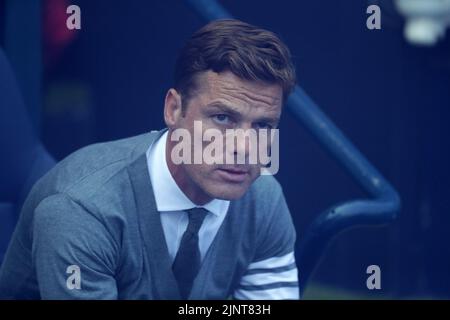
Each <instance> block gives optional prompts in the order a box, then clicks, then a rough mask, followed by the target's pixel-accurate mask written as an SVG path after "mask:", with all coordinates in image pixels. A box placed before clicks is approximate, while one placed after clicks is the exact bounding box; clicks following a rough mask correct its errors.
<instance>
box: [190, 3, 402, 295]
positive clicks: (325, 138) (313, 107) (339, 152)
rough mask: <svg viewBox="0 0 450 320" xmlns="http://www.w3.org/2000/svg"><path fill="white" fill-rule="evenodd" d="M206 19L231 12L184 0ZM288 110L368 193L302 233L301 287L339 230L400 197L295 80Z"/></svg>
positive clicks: (373, 217) (392, 212) (390, 207)
mask: <svg viewBox="0 0 450 320" xmlns="http://www.w3.org/2000/svg"><path fill="white" fill-rule="evenodd" d="M186 2H187V3H188V4H189V5H190V6H191V7H192V8H193V9H194V10H195V11H196V12H197V13H198V14H200V16H201V17H203V18H204V19H206V20H207V21H211V20H216V19H225V18H232V15H231V14H230V13H228V12H227V11H226V10H225V9H224V8H223V7H222V6H221V5H220V4H219V3H218V2H217V1H215V0H186ZM287 105H288V109H289V111H290V112H291V113H292V114H293V115H294V117H295V118H297V119H298V120H299V121H300V122H301V123H302V124H303V125H304V126H305V127H306V128H307V130H308V131H309V132H310V133H311V134H312V135H313V136H314V137H315V138H316V139H317V140H318V142H319V143H320V144H321V145H322V146H323V147H324V148H325V149H326V150H327V151H328V152H329V153H330V154H331V155H332V156H333V157H334V158H335V159H336V160H337V161H338V162H339V163H340V164H341V165H342V166H343V167H344V169H345V170H346V171H347V172H348V173H349V174H350V176H351V177H352V178H353V179H355V180H356V182H357V183H358V184H359V185H360V186H361V187H362V188H363V189H364V190H365V191H366V192H367V193H368V194H369V195H370V196H371V197H372V199H357V200H352V201H348V202H344V203H341V204H337V205H335V206H332V207H331V208H329V209H327V210H325V211H324V212H322V213H321V214H320V215H319V216H318V217H316V218H315V219H314V221H313V222H312V224H311V225H310V226H308V228H307V229H306V232H305V234H304V235H302V237H301V239H300V241H299V245H298V250H297V254H296V256H297V263H298V266H299V269H300V270H299V273H300V288H301V291H302V292H303V289H304V288H305V286H306V284H307V282H308V280H309V279H310V276H311V274H312V273H313V271H314V268H315V267H316V266H317V264H318V263H319V261H320V258H321V256H322V254H323V252H324V251H325V249H326V247H327V246H328V244H329V243H330V242H331V241H332V239H333V238H334V237H335V236H337V235H338V234H339V233H341V232H343V231H345V230H348V229H350V228H353V227H358V226H365V225H366V226H370V225H381V224H386V223H389V222H391V221H392V220H394V219H395V218H396V216H397V213H398V211H399V210H400V197H399V195H398V193H397V191H396V190H395V189H394V188H393V187H392V186H391V184H390V183H389V182H388V181H387V180H386V179H385V178H384V177H383V176H382V175H381V174H380V173H379V172H378V170H377V169H376V168H375V167H374V166H372V164H371V163H370V162H369V161H368V160H367V159H366V158H365V157H364V155H363V154H362V153H361V152H360V151H359V150H358V149H357V148H356V147H355V146H354V145H353V144H352V143H351V142H350V140H349V139H347V138H346V137H345V136H344V134H343V133H342V132H341V131H340V130H339V129H338V128H337V127H336V126H335V125H334V123H333V122H332V121H331V120H330V119H329V118H328V117H327V116H326V115H325V114H324V113H323V112H322V111H321V110H320V108H319V107H318V106H317V104H316V103H315V102H314V101H313V100H312V99H311V98H310V97H309V96H308V95H307V94H306V93H305V91H304V90H303V89H302V88H300V87H299V86H296V87H295V89H294V91H293V93H292V94H291V95H290V96H289V98H288V101H287Z"/></svg>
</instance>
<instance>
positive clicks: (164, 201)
mask: <svg viewBox="0 0 450 320" xmlns="http://www.w3.org/2000/svg"><path fill="white" fill-rule="evenodd" d="M167 136H168V132H167V131H166V132H165V133H164V134H163V135H162V136H161V137H160V138H159V139H158V140H157V141H155V142H154V143H153V144H152V145H151V146H150V147H149V148H148V150H147V154H146V155H147V163H148V170H149V174H150V179H151V183H152V186H153V193H154V196H155V201H156V207H157V209H158V211H159V212H160V214H161V223H162V227H163V231H164V236H165V239H166V243H167V247H168V250H169V255H170V257H171V258H172V261H174V260H175V256H176V254H177V251H178V248H179V246H180V242H181V238H182V236H183V233H184V232H185V231H186V229H187V225H188V222H189V218H188V215H187V213H186V212H185V210H188V209H192V208H194V207H197V206H196V205H195V204H194V203H193V202H192V201H191V200H190V199H189V198H188V197H187V196H186V195H185V194H184V193H183V191H182V190H181V189H180V188H179V187H178V185H177V183H176V182H175V180H174V179H173V177H172V174H171V173H170V171H169V167H168V166H167V161H166V152H165V151H166V142H167ZM229 205H230V202H229V201H226V200H219V199H213V200H212V201H210V202H208V203H207V204H205V205H203V206H201V207H203V208H205V209H206V210H208V211H209V213H208V214H207V216H206V217H205V220H204V221H203V224H202V226H201V228H200V230H199V233H198V236H199V249H200V256H201V259H202V260H203V258H204V256H205V255H206V252H207V251H208V248H209V247H210V245H211V243H212V242H213V240H214V237H215V236H216V234H217V231H218V230H219V228H220V226H221V224H222V222H223V220H224V219H225V216H226V214H227V211H228V207H229ZM297 282H298V274H297V267H296V264H295V257H294V253H293V252H290V253H288V254H286V255H283V256H280V257H272V258H269V259H265V260H262V261H257V262H254V263H251V264H250V265H249V266H248V270H247V273H246V274H245V275H244V276H243V277H242V279H241V281H240V284H239V287H238V288H237V289H236V290H235V292H234V294H233V297H234V298H237V299H298V298H299V290H298V286H296V285H295V284H296V283H297Z"/></svg>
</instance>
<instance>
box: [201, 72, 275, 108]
mask: <svg viewBox="0 0 450 320" xmlns="http://www.w3.org/2000/svg"><path fill="white" fill-rule="evenodd" d="M197 93H198V94H199V95H200V96H202V97H203V99H204V100H208V101H204V102H205V103H209V102H211V101H215V100H217V101H222V102H224V103H226V104H231V105H233V106H235V107H240V108H245V107H253V108H255V107H259V108H260V109H265V110H271V111H277V110H278V109H281V104H282V96H283V90H282V88H281V86H279V85H277V84H268V83H265V82H261V81H249V80H245V79H241V78H239V77H237V76H236V75H234V74H233V73H232V72H230V71H224V72H221V73H216V72H213V71H207V72H204V73H203V74H200V75H199V76H198V78H197Z"/></svg>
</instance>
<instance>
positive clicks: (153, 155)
mask: <svg viewBox="0 0 450 320" xmlns="http://www.w3.org/2000/svg"><path fill="white" fill-rule="evenodd" d="M294 83H295V72H294V68H293V66H292V62H291V59H290V54H289V51H288V49H287V48H286V46H285V45H284V44H283V43H282V42H281V41H280V40H279V39H278V38H277V37H276V36H275V35H274V34H273V33H271V32H268V31H266V30H262V29H259V28H257V27H254V26H252V25H249V24H246V23H243V22H240V21H237V20H219V21H215V22H212V23H210V24H208V25H206V26H205V27H203V28H202V29H200V30H199V31H197V32H196V33H195V34H194V35H193V36H192V37H191V38H190V39H189V40H188V42H187V43H186V45H185V47H184V48H183V49H182V51H181V52H180V55H179V57H178V60H177V63H176V68H175V83H174V87H173V88H171V89H170V90H169V91H168V92H167V94H166V98H165V104H164V120H165V123H166V125H167V129H166V130H162V131H159V132H157V131H152V132H150V133H148V134H143V135H140V136H136V137H131V138H128V139H123V140H119V141H114V142H108V143H101V144H95V145H92V146H88V147H86V148H83V149H81V150H79V151H77V152H75V153H74V154H72V155H70V156H69V157H67V158H66V159H64V160H63V161H61V162H60V163H59V164H58V165H56V167H55V168H54V169H52V170H51V171H50V172H49V173H48V174H47V175H46V176H44V177H43V178H42V179H41V180H40V181H39V182H38V183H37V184H36V185H35V186H34V188H33V190H32V191H31V193H30V195H29V196H28V198H27V200H26V202H25V204H24V206H23V209H22V213H21V217H20V220H19V223H18V225H17V228H16V231H15V233H14V235H13V239H12V241H11V244H10V247H9V249H8V252H7V255H6V259H5V262H4V264H3V266H2V268H1V270H0V297H1V298H34V299H39V298H43V299H227V298H230V297H234V298H236V299H297V298H299V289H298V276H297V268H296V264H295V259H294V244H295V236H296V235H295V229H294V227H293V223H292V220H291V217H290V213H289V210H288V207H287V205H286V201H285V199H284V196H283V193H282V190H281V187H280V185H279V184H278V182H277V181H276V180H275V178H274V177H273V176H271V175H263V176H260V173H261V169H262V167H263V164H262V163H261V161H258V162H257V163H251V162H250V161H248V158H250V156H251V152H253V151H254V150H255V149H254V148H255V145H254V143H253V145H252V143H251V142H249V141H248V139H243V140H242V139H237V143H235V142H236V141H235V140H234V138H233V140H232V142H233V143H228V142H227V143H226V148H225V146H224V147H219V148H216V149H215V155H214V156H215V157H216V159H217V157H218V158H219V159H224V158H227V157H228V156H230V157H231V158H232V159H233V160H235V161H234V162H232V163H230V162H221V161H217V162H214V163H210V162H208V163H207V161H196V160H194V161H189V160H191V159H193V158H195V157H197V155H198V154H199V151H198V150H197V149H196V148H195V145H194V143H192V144H188V146H189V148H188V149H184V150H183V152H184V153H185V154H184V155H182V156H186V155H189V154H190V153H191V151H192V153H191V156H190V157H189V156H188V157H187V160H188V161H184V162H183V161H182V162H179V161H178V160H177V159H176V157H177V154H178V153H177V152H176V150H178V151H179V148H178V147H179V144H178V143H179V142H180V141H179V140H180V139H178V140H177V137H178V138H179V134H180V132H181V133H188V134H189V135H191V136H192V137H194V139H195V135H196V134H198V133H200V134H201V133H206V132H215V133H223V134H224V136H223V137H222V138H223V141H225V138H226V137H227V135H228V134H229V132H233V130H238V129H241V130H248V131H250V130H254V131H255V132H258V133H259V132H262V131H264V130H269V131H271V130H276V128H277V126H278V122H279V119H280V115H281V110H282V104H283V102H284V101H285V98H286V96H287V95H288V94H289V92H290V90H291V89H292V87H293V86H294ZM199 123H200V124H201V127H200V129H199V126H198V125H197V124H199ZM199 130H200V132H198V131H199ZM208 130H209V131H208ZM230 130H231V131H230ZM222 138H220V137H218V136H216V140H217V141H216V142H223V141H222V140H221V139H222ZM184 139H186V138H184ZM258 139H259V136H258ZM184 142H186V141H184ZM205 144H206V143H205V141H202V143H201V147H202V149H201V152H203V151H204V150H206V149H204V147H205ZM219 145H221V146H222V144H219ZM263 146H266V147H269V148H270V147H271V144H270V142H269V143H267V144H265V145H264V144H263ZM263 149H264V147H263ZM202 154H203V153H201V155H202ZM178 155H179V154H178ZM239 157H241V158H244V159H245V160H246V161H244V163H242V162H241V163H239V161H237V160H236V159H237V158H239ZM197 160H198V159H197ZM200 160H206V159H200Z"/></svg>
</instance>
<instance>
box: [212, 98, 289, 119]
mask: <svg viewBox="0 0 450 320" xmlns="http://www.w3.org/2000/svg"><path fill="white" fill-rule="evenodd" d="M206 106H207V108H214V109H217V110H220V111H222V112H225V113H227V114H230V115H232V116H234V117H236V118H239V117H242V116H241V113H240V112H239V111H236V110H235V109H234V108H233V107H232V106H229V105H227V104H224V103H222V102H218V101H215V102H211V103H210V104H207V105H206ZM279 121H280V118H279V117H273V118H272V117H261V118H258V120H257V121H256V122H268V123H272V124H274V125H277V124H278V122H279Z"/></svg>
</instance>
